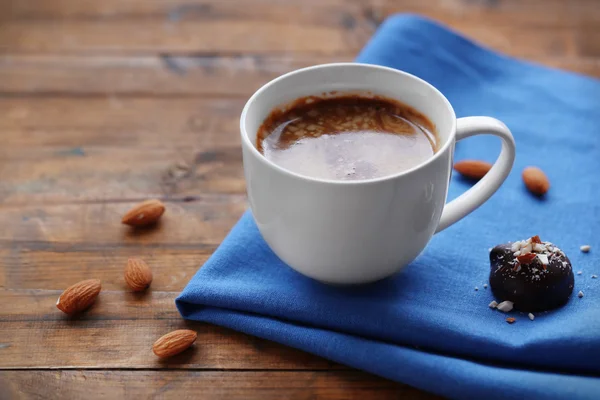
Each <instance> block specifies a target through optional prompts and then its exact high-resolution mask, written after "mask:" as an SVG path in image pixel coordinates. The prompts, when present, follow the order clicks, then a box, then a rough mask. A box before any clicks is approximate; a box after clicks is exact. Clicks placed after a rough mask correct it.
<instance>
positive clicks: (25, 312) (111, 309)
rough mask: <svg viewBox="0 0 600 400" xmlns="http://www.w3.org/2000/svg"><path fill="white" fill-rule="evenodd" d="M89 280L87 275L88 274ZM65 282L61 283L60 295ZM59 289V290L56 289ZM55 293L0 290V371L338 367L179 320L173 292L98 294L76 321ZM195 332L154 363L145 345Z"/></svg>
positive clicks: (298, 368)
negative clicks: (188, 342)
mask: <svg viewBox="0 0 600 400" xmlns="http://www.w3.org/2000/svg"><path fill="white" fill-rule="evenodd" d="M90 275H93V276H96V275H94V273H93V272H90ZM71 283H74V282H71V281H70V280H65V281H64V283H63V285H64V288H66V287H67V286H69V285H70V284H71ZM64 288H63V289H64ZM61 292H62V290H54V291H50V290H0V304H3V305H8V304H11V307H7V306H3V307H1V308H0V324H1V325H0V326H1V332H2V335H1V336H0V369H15V368H17V369H28V368H68V369H73V368H128V369H139V368H146V369H147V368H157V369H164V368H171V369H296V370H302V369H311V370H315V369H320V370H322V369H332V368H345V367H342V366H339V365H337V364H334V363H332V362H329V361H326V360H324V359H321V358H318V357H314V356H311V355H310V354H307V353H304V352H301V351H299V350H294V349H292V348H289V347H285V346H282V345H279V344H277V343H274V342H270V341H267V340H262V339H258V338H255V337H252V336H248V335H244V334H241V333H238V332H234V331H231V330H229V329H225V328H220V327H217V326H213V325H208V324H203V323H198V322H190V321H184V320H183V319H182V318H181V316H180V315H179V313H178V312H177V310H176V308H175V302H174V300H175V297H176V296H177V295H178V294H179V292H157V291H154V289H153V288H152V289H151V290H150V291H148V292H147V293H142V294H135V293H132V292H130V291H107V290H105V289H104V290H103V291H102V292H100V295H99V297H98V299H97V300H96V302H95V303H94V305H92V307H91V308H90V309H89V310H88V311H87V312H85V313H82V314H81V315H80V316H78V317H74V318H71V317H68V316H66V315H65V314H63V313H62V312H60V311H59V310H58V309H57V308H56V299H57V298H58V296H59V295H60V293H61ZM184 328H185V329H193V330H195V331H197V332H198V339H197V341H196V344H195V345H194V347H193V348H192V349H190V350H187V351H185V352H184V353H181V354H180V355H177V356H175V357H172V358H170V359H166V360H161V359H158V358H157V357H156V356H155V355H154V353H153V352H152V344H153V343H154V342H155V341H156V340H157V339H158V338H159V337H161V336H162V335H164V334H165V333H168V332H170V331H172V330H175V329H184Z"/></svg>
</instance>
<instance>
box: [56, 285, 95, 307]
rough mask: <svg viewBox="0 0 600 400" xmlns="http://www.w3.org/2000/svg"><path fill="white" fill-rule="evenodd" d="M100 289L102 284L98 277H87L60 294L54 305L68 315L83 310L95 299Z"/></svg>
mask: <svg viewBox="0 0 600 400" xmlns="http://www.w3.org/2000/svg"><path fill="white" fill-rule="evenodd" d="M100 289H102V286H101V284H100V281H99V280H98V279H88V280H85V281H81V282H79V283H76V284H74V285H73V286H70V287H69V288H67V290H65V291H64V292H63V293H62V294H61V295H60V297H59V298H58V301H57V302H56V307H57V308H58V309H59V310H60V311H62V312H64V313H65V314H69V315H72V314H75V313H78V312H80V311H83V310H85V309H86V308H88V307H89V306H91V305H92V303H93V302H94V300H96V297H98V294H99V293H100Z"/></svg>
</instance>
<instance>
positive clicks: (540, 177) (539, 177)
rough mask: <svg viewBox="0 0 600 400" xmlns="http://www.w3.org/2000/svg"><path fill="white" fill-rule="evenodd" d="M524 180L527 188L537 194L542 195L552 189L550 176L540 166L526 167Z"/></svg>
mask: <svg viewBox="0 0 600 400" xmlns="http://www.w3.org/2000/svg"><path fill="white" fill-rule="evenodd" d="M523 182H525V186H526V187H527V189H528V190H529V191H530V192H531V193H533V194H535V195H536V196H542V195H544V194H545V193H546V192H547V191H548V189H550V181H549V180H548V177H547V176H546V174H544V171H542V170H541V169H539V168H538V167H527V168H525V169H524V170H523Z"/></svg>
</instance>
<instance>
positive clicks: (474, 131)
mask: <svg viewBox="0 0 600 400" xmlns="http://www.w3.org/2000/svg"><path fill="white" fill-rule="evenodd" d="M331 91H337V92H338V95H343V94H344V92H354V93H355V92H357V91H359V92H360V91H365V92H367V91H368V92H371V93H373V94H376V95H381V96H385V97H389V98H392V99H396V100H399V101H401V102H402V103H405V104H408V105H410V106H412V107H414V108H416V109H417V110H418V111H420V112H422V113H423V114H425V115H426V116H427V117H429V119H430V120H431V121H432V122H433V123H434V125H435V126H436V128H437V133H438V135H439V140H440V143H441V144H440V146H439V151H438V152H437V153H435V154H434V155H433V157H431V158H429V159H428V160H426V161H425V162H423V163H421V164H419V165H417V166H415V167H413V168H411V169H409V170H407V171H403V172H400V173H397V174H395V175H390V176H386V177H382V178H377V179H369V180H361V181H334V180H324V179H318V178H311V177H307V176H302V175H299V174H296V173H294V172H291V171H288V170H286V169H283V168H281V167H279V166H277V165H276V164H274V163H273V162H271V161H269V160H268V159H266V158H265V157H264V156H263V155H262V154H261V153H260V152H259V151H258V150H257V148H256V134H257V131H258V128H259V127H260V125H261V124H262V122H263V121H264V119H265V118H266V117H267V116H268V115H269V113H270V112H271V111H272V110H273V109H275V108H278V107H281V106H283V105H285V104H286V103H289V102H291V101H293V100H295V99H297V98H300V97H304V96H309V95H321V94H322V93H324V92H331ZM240 129H241V135H242V150H243V159H244V173H245V177H246V185H247V190H248V198H249V202H250V207H251V209H252V213H253V215H254V219H255V220H256V223H257V225H258V228H259V230H260V232H261V234H262V236H263V238H264V239H265V241H266V242H267V243H268V244H269V246H270V247H271V249H272V250H273V252H275V254H276V255H277V256H278V257H279V258H280V259H281V260H282V261H283V262H285V263H286V264H287V265H289V266H290V267H292V268H293V269H295V270H296V271H298V272H300V273H302V274H304V275H306V276H309V277H311V278H314V279H317V280H319V281H322V282H326V283H333V284H357V283H367V282H372V281H376V280H379V279H382V278H385V277H387V276H390V275H392V274H394V273H396V272H398V271H399V270H401V269H402V267H404V266H406V265H407V264H409V263H410V262H411V261H412V260H414V259H415V258H416V257H417V256H418V255H419V253H421V251H422V250H423V249H424V248H425V246H426V245H427V243H428V242H429V240H430V239H431V237H432V236H433V234H434V233H436V232H439V231H441V230H443V229H445V228H447V227H448V226H450V225H452V224H453V223H455V222H456V221H458V220H460V219H461V218H463V217H465V216H466V215H467V214H469V213H470V212H472V211H473V210H475V209H476V208H477V207H479V206H480V205H481V204H483V203H484V202H485V201H486V200H487V199H488V198H489V197H490V196H491V195H492V194H493V193H494V192H495V191H496V190H497V189H498V188H499V187H500V185H501V184H502V182H504V180H505V179H506V177H507V176H508V173H509V172H510V170H511V168H512V165H513V162H514V158H515V143H514V139H513V137H512V134H511V133H510V131H509V130H508V128H507V127H506V125H504V124H503V123H502V122H500V121H498V120H496V119H494V118H489V117H467V118H459V119H457V118H456V115H455V114H454V110H453V109H452V106H451V105H450V103H449V102H448V100H447V99H446V98H445V97H444V96H443V95H442V94H441V93H440V92H439V91H438V90H437V89H436V88H434V87H433V86H431V85H430V84H429V83H427V82H425V81H423V80H422V79H419V78H417V77H415V76H413V75H410V74H408V73H405V72H401V71H398V70H395V69H392V68H386V67H381V66H375V65H368V64H357V63H340V64H325V65H317V66H314V67H309V68H304V69H300V70H297V71H294V72H290V73H288V74H285V75H283V76H281V77H279V78H277V79H274V80H273V81H271V82H269V83H267V84H266V85H264V86H263V87H261V88H260V89H259V90H258V91H257V92H256V93H254V95H253V96H252V97H251V98H250V99H249V100H248V102H247V103H246V106H245V107H244V110H243V111H242V115H241V120H240ZM478 134H491V135H495V136H498V137H499V138H500V139H502V151H501V153H500V156H499V157H498V159H497V160H496V163H495V164H494V166H493V167H492V169H491V170H490V171H489V172H488V173H487V175H486V176H485V177H484V178H483V179H481V180H480V181H479V182H478V183H477V184H476V185H474V186H473V187H472V188H471V189H469V190H468V191H466V192H465V193H464V194H463V195H461V196H460V197H458V198H457V199H455V200H453V201H451V202H450V203H448V204H445V202H446V196H447V193H448V184H449V181H450V174H451V172H452V159H453V153H454V146H455V144H456V141H458V140H462V139H465V138H467V137H469V136H473V135H478ZM473 158H477V154H473Z"/></svg>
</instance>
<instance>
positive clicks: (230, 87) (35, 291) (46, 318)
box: [0, 0, 600, 399]
mask: <svg viewBox="0 0 600 400" xmlns="http://www.w3.org/2000/svg"><path fill="white" fill-rule="evenodd" d="M397 12H410V13H417V14H421V15H424V16H426V17H430V18H433V19H435V20H437V21H439V22H441V23H443V24H446V25H448V26H449V27H451V28H452V29H454V30H456V31H457V32H459V33H462V34H465V35H467V36H468V37H469V38H471V39H472V40H475V41H476V42H478V43H480V44H483V45H485V46H488V47H490V48H492V49H495V50H498V51H501V52H504V53H506V54H508V55H511V56H516V57H521V58H525V59H527V60H529V61H535V62H539V63H542V64H545V65H548V66H553V67H558V68H564V69H567V70H571V71H574V72H579V73H583V74H587V75H592V76H596V77H600V46H599V43H600V36H599V35H600V31H598V29H597V27H598V26H599V24H600V9H599V8H598V3H597V1H596V0H576V1H567V0H528V1H522V0H500V1H497V0H432V1H428V2H424V1H422V0H366V1H356V0H305V1H302V2H301V1H282V0H252V1H250V0H227V1H222V0H187V1H172V0H129V1H122V0H104V1H92V0H47V1H36V0H19V1H12V2H11V1H5V2H0V132H1V134H2V139H3V140H2V145H1V146H0V176H1V177H2V179H1V180H0V226H2V227H3V229H0V369H2V371H0V388H2V389H0V398H2V399H4V398H7V399H12V398H65V399H68V398H81V397H86V398H90V399H95V398H109V399H115V398H153V397H156V398H165V397H167V398H171V397H181V398H209V399H210V398H231V399H237V398H240V399H252V398H256V399H271V398H273V399H275V398H276V399H280V398H293V399H296V398H297V399H308V398H325V399H348V398H365V399H371V398H372V399H387V398H404V397H407V398H415V399H432V398H434V396H432V395H429V394H427V393H425V392H422V391H418V390H416V389H412V388H410V387H408V386H404V385H400V384H397V383H393V382H390V381H387V380H383V379H380V378H377V377H374V376H371V375H368V374H365V373H362V372H358V371H354V370H351V369H348V368H347V367H344V366H341V365H338V364H335V363H332V362H329V361H327V360H324V359H321V358H318V357H315V356H312V355H310V354H307V353H304V352H301V351H297V350H294V349H291V348H287V347H285V346H281V345H278V344H276V343H273V342H269V341H266V340H261V339H258V338H254V337H251V336H247V335H244V334H241V333H237V332H233V331H231V330H228V329H225V328H220V327H216V326H211V325H208V324H202V323H191V322H186V321H183V320H182V319H181V317H180V315H179V314H178V312H177V310H176V309H175V305H174V299H175V297H176V296H177V294H178V293H179V292H180V291H181V290H182V288H183V287H184V286H185V284H186V283H187V282H188V281H189V279H190V278H191V277H192V276H193V274H195V272H196V271H197V269H198V267H199V266H200V265H202V264H203V263H204V262H205V261H206V260H207V258H208V257H209V256H210V254H212V252H213V251H214V249H215V248H216V247H217V246H218V245H219V243H220V242H221V241H222V240H223V238H224V237H225V236H226V234H227V232H228V231H229V230H230V229H231V227H232V226H233V225H234V224H235V222H236V221H237V219H238V218H239V216H240V215H241V214H242V213H243V212H244V210H245V209H246V207H247V204H246V198H245V185H244V179H243V173H242V166H241V151H240V148H239V146H240V140H239V131H238V130H239V127H238V124H239V120H238V117H239V113H240V111H241V108H242V107H243V104H244V102H245V99H246V98H248V96H249V95H250V94H251V93H252V92H253V91H254V90H256V89H257V88H258V87H259V86H261V85H262V84H263V83H265V82H267V81H269V80H270V79H272V78H274V77H276V76H278V75H280V74H282V73H285V72H287V71H290V70H293V69H297V68H300V67H304V66H308V65H313V64H320V63H326V62H333V61H349V60H352V59H353V58H354V57H355V55H356V53H357V51H358V50H359V49H360V48H361V47H362V46H363V45H364V44H365V43H366V41H367V40H368V38H369V37H370V36H371V34H372V33H373V32H374V31H375V30H376V29H377V27H378V26H379V25H380V24H381V23H382V21H383V20H384V19H385V18H386V17H387V16H389V15H391V14H394V13H397ZM150 197H158V198H160V199H162V200H163V201H165V202H166V204H167V212H166V214H165V216H164V218H163V220H162V222H161V224H160V225H159V226H157V227H156V228H154V229H149V230H142V231H132V230H130V229H129V228H127V227H125V226H122V225H121V224H120V217H121V215H122V214H123V213H124V212H125V211H126V210H127V209H128V208H129V207H131V206H132V205H133V204H134V203H135V202H137V201H140V200H143V199H146V198H150ZM132 256H141V257H143V258H144V259H146V260H147V261H148V263H149V265H150V266H151V267H152V269H153V271H154V281H153V283H152V287H151V289H150V290H149V291H148V292H147V293H145V294H142V295H134V294H132V293H130V292H129V291H128V290H127V289H126V288H125V285H124V282H123V276H122V273H123V268H124V265H125V262H126V260H127V258H128V257H132ZM92 277H96V278H99V279H101V280H102V282H103V292H102V293H101V295H100V298H99V301H98V302H97V304H95V305H94V306H93V307H92V308H91V309H90V310H89V311H88V312H86V313H84V314H82V315H81V316H80V317H78V318H75V319H69V318H67V317H66V316H64V315H63V314H62V313H60V311H58V310H57V309H56V307H55V302H56V299H57V297H58V295H59V294H60V293H61V291H62V290H63V289H64V288H66V287H67V286H69V285H70V284H72V283H75V282H77V281H80V280H82V279H86V278H92ZM183 327H190V328H192V329H195V330H197V331H198V333H199V337H198V342H197V344H196V345H195V346H194V348H193V349H191V350H189V351H187V352H184V353H183V354H181V355H180V356H178V357H175V358H174V359H171V360H169V361H166V362H160V361H158V360H157V359H156V357H155V356H154V355H153V354H152V351H151V346H152V343H153V342H154V340H156V339H157V338H158V337H160V336H161V335H163V334H164V333H166V332H168V331H170V330H172V329H177V328H183Z"/></svg>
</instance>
